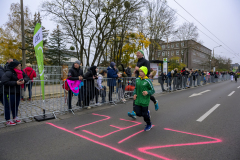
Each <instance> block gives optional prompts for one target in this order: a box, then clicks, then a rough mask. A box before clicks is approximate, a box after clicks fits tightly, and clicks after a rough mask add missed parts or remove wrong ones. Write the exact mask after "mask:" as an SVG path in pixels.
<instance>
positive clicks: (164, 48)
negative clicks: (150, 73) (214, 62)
mask: <svg viewBox="0 0 240 160" xmlns="http://www.w3.org/2000/svg"><path fill="white" fill-rule="evenodd" d="M152 41H153V40H152ZM155 42H156V40H155ZM153 44H155V45H153ZM210 56H211V50H210V49H209V48H207V47H205V46H203V45H202V44H200V43H198V42H196V41H194V40H186V41H174V42H164V41H157V45H156V43H152V44H151V45H150V47H149V60H162V59H163V58H168V59H169V60H170V59H171V58H173V57H179V58H178V59H177V60H176V61H177V62H181V63H184V64H186V66H187V68H193V69H209V67H210Z"/></svg>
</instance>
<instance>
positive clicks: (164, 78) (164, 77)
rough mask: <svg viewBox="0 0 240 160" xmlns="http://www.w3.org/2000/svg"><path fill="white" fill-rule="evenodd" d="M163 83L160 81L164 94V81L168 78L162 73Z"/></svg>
mask: <svg viewBox="0 0 240 160" xmlns="http://www.w3.org/2000/svg"><path fill="white" fill-rule="evenodd" d="M160 76H161V81H160V84H161V87H162V91H163V92H164V91H166V90H165V89H164V86H163V84H164V81H165V80H166V79H167V76H166V73H165V72H164V73H163V72H162V73H161V75H160Z"/></svg>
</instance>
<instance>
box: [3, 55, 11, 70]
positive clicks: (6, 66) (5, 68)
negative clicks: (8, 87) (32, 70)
mask: <svg viewBox="0 0 240 160" xmlns="http://www.w3.org/2000/svg"><path fill="white" fill-rule="evenodd" d="M12 61H13V59H11V58H10V59H9V60H8V61H7V63H6V64H5V65H4V70H5V71H6V70H7V69H8V65H9V64H10V63H11V62H12Z"/></svg>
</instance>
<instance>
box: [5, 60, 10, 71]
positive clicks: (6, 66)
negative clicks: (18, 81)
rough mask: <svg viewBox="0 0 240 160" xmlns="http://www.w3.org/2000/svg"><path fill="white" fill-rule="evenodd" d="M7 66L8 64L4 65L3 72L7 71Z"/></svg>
mask: <svg viewBox="0 0 240 160" xmlns="http://www.w3.org/2000/svg"><path fill="white" fill-rule="evenodd" d="M8 65H9V63H8V62H7V63H6V64H5V65H4V70H5V71H6V70H7V69H8Z"/></svg>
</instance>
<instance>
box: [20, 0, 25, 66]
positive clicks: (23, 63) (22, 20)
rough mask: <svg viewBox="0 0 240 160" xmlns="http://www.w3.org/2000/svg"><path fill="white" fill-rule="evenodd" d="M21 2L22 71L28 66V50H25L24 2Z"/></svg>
mask: <svg viewBox="0 0 240 160" xmlns="http://www.w3.org/2000/svg"><path fill="white" fill-rule="evenodd" d="M20 2H21V29H22V69H24V68H25V64H26V53H25V51H26V49H25V37H24V35H25V34H24V14H23V0H20Z"/></svg>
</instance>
